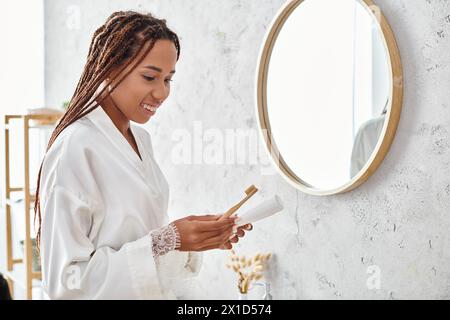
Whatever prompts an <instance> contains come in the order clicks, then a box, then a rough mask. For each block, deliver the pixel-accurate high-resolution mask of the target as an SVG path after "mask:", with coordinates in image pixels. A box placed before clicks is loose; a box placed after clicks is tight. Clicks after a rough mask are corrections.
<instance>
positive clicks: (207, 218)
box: [188, 214, 222, 221]
mask: <svg viewBox="0 0 450 320" xmlns="http://www.w3.org/2000/svg"><path fill="white" fill-rule="evenodd" d="M221 216H222V215H221V214H205V215H199V216H196V215H190V216H189V217H188V218H189V220H191V221H215V220H218V219H220V217H221Z"/></svg>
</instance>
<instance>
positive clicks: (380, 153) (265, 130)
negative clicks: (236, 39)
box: [256, 0, 403, 196]
mask: <svg viewBox="0 0 450 320" xmlns="http://www.w3.org/2000/svg"><path fill="white" fill-rule="evenodd" d="M303 1H304V0H288V1H287V2H286V4H285V5H284V6H283V7H282V8H281V9H280V10H279V12H278V14H277V15H276V18H275V19H274V20H273V22H272V25H271V26H270V28H269V29H268V32H267V33H266V36H265V38H264V42H263V46H262V47H261V51H260V54H259V59H258V63H257V67H256V69H257V73H256V83H257V87H256V102H257V103H256V113H257V119H258V121H257V122H258V129H259V132H260V134H261V137H262V139H263V140H264V141H265V145H266V148H267V150H268V152H269V154H270V156H269V158H270V160H271V162H272V164H273V165H274V166H275V167H276V168H277V170H278V172H279V173H280V174H281V176H282V177H283V178H284V179H285V180H286V181H287V182H288V183H289V184H291V185H292V186H294V187H296V188H297V189H299V190H301V191H303V192H305V193H308V194H311V195H318V196H325V195H332V194H339V193H344V192H347V191H350V190H353V189H355V188H356V187H358V186H359V185H361V184H362V183H363V182H365V181H366V180H367V179H368V178H369V177H370V176H371V175H372V174H373V173H374V172H375V171H376V170H377V168H378V167H379V166H380V164H381V162H382V161H383V159H384V158H385V156H386V154H387V153H388V151H389V149H390V146H391V144H392V141H393V140H394V136H395V133H396V131H397V126H398V123H399V121H400V113H401V109H402V103H403V69H402V63H401V59H400V52H399V49H398V46H397V42H396V40H395V36H394V33H393V31H392V29H391V27H390V25H389V23H388V21H387V20H386V17H385V16H384V15H383V13H382V12H381V9H379V7H377V6H376V5H375V4H374V2H373V1H372V0H355V1H359V2H360V3H361V4H362V5H365V6H366V9H367V10H368V11H369V12H371V14H373V16H374V18H375V19H376V20H377V21H378V24H379V26H380V27H381V30H382V32H383V35H384V45H385V48H386V49H387V51H388V52H389V57H390V59H389V60H390V61H388V64H389V66H390V70H391V72H392V86H391V90H390V91H391V92H390V104H389V108H387V113H386V115H387V121H385V122H384V125H383V129H382V131H381V135H382V139H381V138H379V139H378V143H377V145H376V147H375V149H374V152H372V155H371V157H370V158H369V159H368V160H367V163H366V164H365V166H364V167H363V168H362V169H361V170H360V171H359V172H358V174H357V175H355V176H354V177H353V178H352V179H351V180H350V181H349V182H347V183H346V184H344V185H343V186H341V187H338V188H335V189H329V190H323V189H318V188H314V186H312V185H310V184H308V183H306V182H305V181H303V180H302V179H301V178H300V177H298V176H297V175H296V174H295V173H294V172H293V171H292V170H291V169H290V168H289V167H288V166H287V164H286V163H285V161H284V159H283V157H282V155H280V153H279V150H278V148H277V146H276V143H275V141H274V139H273V138H272V135H271V130H270V123H269V118H268V113H267V73H268V67H269V62H270V56H271V53H272V49H273V47H274V45H275V43H276V40H277V36H278V34H279V32H280V30H281V29H282V27H283V25H284V23H285V22H286V20H287V19H288V18H289V16H290V15H291V13H292V12H293V11H294V10H295V9H296V8H297V7H298V6H299V5H300V4H301V3H302V2H303ZM374 9H376V10H374ZM374 11H375V12H376V13H377V15H378V17H379V19H377V16H376V15H375V14H374ZM293 139H295V137H293Z"/></svg>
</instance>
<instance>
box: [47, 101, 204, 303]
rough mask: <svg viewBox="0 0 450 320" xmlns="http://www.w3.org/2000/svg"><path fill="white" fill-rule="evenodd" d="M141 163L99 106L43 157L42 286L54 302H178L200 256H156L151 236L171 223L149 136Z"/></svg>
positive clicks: (141, 139)
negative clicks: (180, 286) (181, 285)
mask: <svg viewBox="0 0 450 320" xmlns="http://www.w3.org/2000/svg"><path fill="white" fill-rule="evenodd" d="M131 130H132V132H133V135H134V137H135V140H136V143H137V146H138V149H139V152H140V154H141V156H142V161H141V159H140V158H139V156H138V154H137V153H136V152H135V151H134V149H133V148H132V147H131V145H130V144H129V143H128V141H127V140H126V139H125V137H124V136H123V135H122V134H121V133H120V132H119V130H118V129H117V128H116V127H115V126H114V124H113V122H112V120H111V119H110V118H109V116H108V115H107V114H106V112H105V111H104V110H103V108H101V107H100V106H99V107H97V108H96V109H95V110H94V111H92V112H91V113H89V114H88V115H86V116H85V117H83V118H81V119H79V120H77V121H76V122H74V123H73V124H71V125H70V126H69V127H67V128H66V129H64V130H63V132H62V133H61V134H60V135H59V136H58V138H57V139H56V141H55V142H54V143H53V145H52V147H51V148H50V149H49V151H48V152H47V154H46V156H45V158H44V165H43V168H42V174H41V185H40V197H41V198H40V199H41V213H42V230H41V263H42V275H43V281H42V286H43V289H44V291H45V293H46V294H47V295H48V297H49V298H50V299H175V298H177V296H176V295H175V293H174V292H176V286H177V284H179V283H181V282H182V281H183V280H185V279H188V278H191V277H192V276H195V275H197V274H198V272H199V270H200V267H201V262H202V253H201V252H180V251H171V252H169V253H168V254H166V255H163V256H159V257H157V258H153V255H152V249H151V244H152V239H151V236H150V235H149V232H150V231H151V230H154V229H159V228H160V227H163V226H166V225H167V224H169V223H170V221H169V217H168V214H167V206H168V198H169V187H168V184H167V181H166V179H165V177H164V175H163V173H162V172H161V170H160V168H159V166H158V164H157V163H156V161H155V159H154V157H153V149H152V141H151V138H150V135H149V133H148V132H147V131H146V130H145V129H143V128H141V127H139V126H137V125H135V124H131Z"/></svg>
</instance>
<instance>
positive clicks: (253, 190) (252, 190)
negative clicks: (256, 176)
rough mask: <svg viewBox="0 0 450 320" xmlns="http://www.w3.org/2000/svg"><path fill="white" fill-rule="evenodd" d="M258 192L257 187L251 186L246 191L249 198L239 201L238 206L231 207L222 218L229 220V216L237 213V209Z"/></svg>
mask: <svg viewBox="0 0 450 320" xmlns="http://www.w3.org/2000/svg"><path fill="white" fill-rule="evenodd" d="M257 191H258V188H256V187H255V185H253V184H252V185H251V186H250V187H248V188H247V189H246V190H245V193H246V194H247V196H246V197H245V198H244V199H242V200H241V201H239V203H238V204H236V205H235V206H233V207H231V208H230V209H228V211H227V212H225V213H224V214H223V216H222V218H228V217H229V216H231V215H232V214H233V213H234V212H236V210H237V209H239V208H240V207H241V206H242V205H243V204H244V203H245V202H246V201H247V200H248V199H250V197H251V196H253V195H254V194H255V193H256V192H257Z"/></svg>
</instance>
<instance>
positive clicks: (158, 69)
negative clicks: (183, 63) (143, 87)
mask: <svg viewBox="0 0 450 320" xmlns="http://www.w3.org/2000/svg"><path fill="white" fill-rule="evenodd" d="M144 68H147V69H153V70H155V71H158V72H162V69H161V68H158V67H155V66H152V65H148V66H144ZM170 73H172V74H173V73H175V70H172V71H170Z"/></svg>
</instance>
